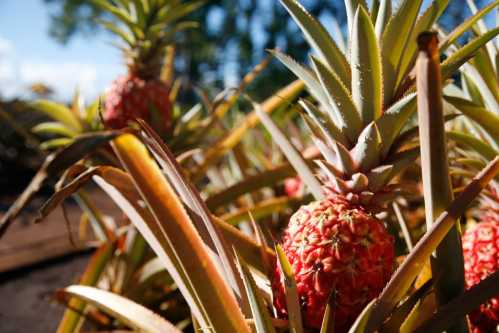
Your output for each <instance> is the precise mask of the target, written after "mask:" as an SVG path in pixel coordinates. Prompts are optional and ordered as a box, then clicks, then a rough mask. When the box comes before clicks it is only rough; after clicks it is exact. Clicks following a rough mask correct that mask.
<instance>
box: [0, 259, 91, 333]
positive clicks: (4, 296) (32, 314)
mask: <svg viewBox="0 0 499 333" xmlns="http://www.w3.org/2000/svg"><path fill="white" fill-rule="evenodd" d="M89 256H90V254H88V253H85V254H78V255H73V256H66V257H64V258H61V259H57V260H51V261H48V262H45V263H41V264H38V265H36V266H31V267H29V268H25V269H21V270H17V271H14V272H9V273H4V274H0V332H1V333H20V332H29V333H48V332H55V331H56V329H57V325H58V323H59V321H60V319H61V318H62V314H63V312H64V306H62V305H60V304H58V303H56V302H55V301H54V300H53V298H52V295H53V292H54V291H55V290H56V289H58V288H62V287H65V286H68V285H70V284H72V283H75V282H77V281H78V278H79V276H80V274H81V273H82V271H83V270H84V268H85V266H86V264H87V261H88V259H89Z"/></svg>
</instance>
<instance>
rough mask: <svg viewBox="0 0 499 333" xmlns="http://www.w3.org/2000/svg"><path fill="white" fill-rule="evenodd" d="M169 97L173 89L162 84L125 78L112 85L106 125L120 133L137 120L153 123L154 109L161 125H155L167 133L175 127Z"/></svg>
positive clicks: (109, 93) (131, 76) (106, 113)
mask: <svg viewBox="0 0 499 333" xmlns="http://www.w3.org/2000/svg"><path fill="white" fill-rule="evenodd" d="M169 94H170V88H169V87H168V85H166V84H165V83H163V82H161V81H160V80H154V79H153V80H143V79H141V78H139V77H137V76H134V75H123V76H121V77H119V78H118V79H116V80H115V81H114V82H113V83H112V85H111V87H110V89H109V92H108V94H107V96H106V103H105V112H104V116H103V118H104V124H105V126H106V127H108V128H113V129H120V128H123V127H126V126H127V124H128V122H129V121H132V120H134V119H136V118H142V119H144V120H146V121H148V122H149V123H151V122H152V121H153V118H152V114H151V113H152V111H151V110H152V109H153V108H154V109H155V110H157V111H158V114H159V115H160V119H161V121H160V123H159V124H158V123H151V125H153V127H154V128H157V129H160V130H162V131H166V130H168V129H169V128H170V126H171V113H172V104H171V102H170V99H169Z"/></svg>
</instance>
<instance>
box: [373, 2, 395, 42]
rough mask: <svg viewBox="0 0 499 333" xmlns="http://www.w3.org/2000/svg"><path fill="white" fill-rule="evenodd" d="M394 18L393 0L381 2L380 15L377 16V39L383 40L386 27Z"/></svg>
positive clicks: (375, 29)
mask: <svg viewBox="0 0 499 333" xmlns="http://www.w3.org/2000/svg"><path fill="white" fill-rule="evenodd" d="M391 16H392V0H381V3H380V6H379V9H378V13H377V15H376V22H375V28H374V31H375V32H376V38H377V39H378V40H381V37H382V36H383V32H384V31H385V27H386V25H387V23H388V21H389V20H390V17H391Z"/></svg>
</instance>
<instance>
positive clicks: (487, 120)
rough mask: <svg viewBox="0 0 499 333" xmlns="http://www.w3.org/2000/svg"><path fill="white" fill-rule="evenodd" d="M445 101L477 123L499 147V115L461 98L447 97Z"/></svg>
mask: <svg viewBox="0 0 499 333" xmlns="http://www.w3.org/2000/svg"><path fill="white" fill-rule="evenodd" d="M445 100H446V101H447V102H449V103H450V104H452V106H454V107H455V108H456V109H457V110H459V111H461V112H462V113H463V114H464V115H466V116H467V117H469V118H471V119H473V120H474V121H476V122H477V123H478V124H479V125H480V126H481V127H482V128H483V129H484V130H485V131H486V132H487V133H488V134H489V135H490V136H491V137H492V138H493V140H494V141H495V143H496V145H499V130H498V129H499V115H496V114H494V113H492V112H490V111H488V110H487V109H485V108H483V107H480V106H479V105H476V104H474V103H473V102H470V101H468V100H465V99H463V98H460V97H454V96H445Z"/></svg>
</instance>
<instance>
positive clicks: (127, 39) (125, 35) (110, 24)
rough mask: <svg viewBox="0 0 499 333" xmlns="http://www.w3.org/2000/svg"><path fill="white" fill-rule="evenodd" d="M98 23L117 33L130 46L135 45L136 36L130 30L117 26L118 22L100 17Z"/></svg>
mask: <svg viewBox="0 0 499 333" xmlns="http://www.w3.org/2000/svg"><path fill="white" fill-rule="evenodd" d="M97 23H99V24H100V25H102V26H103V27H104V28H105V29H107V30H109V31H111V32H112V33H114V34H115V35H117V36H119V37H120V38H121V39H123V40H124V41H125V42H126V43H127V44H128V46H130V47H134V45H135V38H134V37H133V36H132V35H131V34H129V33H128V32H126V31H124V30H122V29H120V28H119V27H117V26H116V23H114V22H110V21H105V20H100V19H97Z"/></svg>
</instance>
